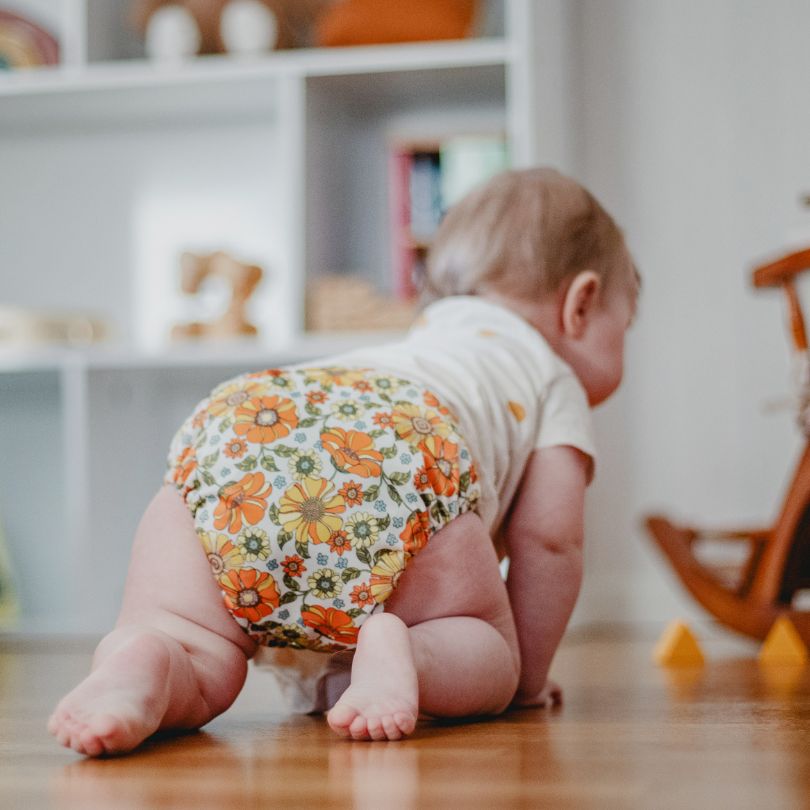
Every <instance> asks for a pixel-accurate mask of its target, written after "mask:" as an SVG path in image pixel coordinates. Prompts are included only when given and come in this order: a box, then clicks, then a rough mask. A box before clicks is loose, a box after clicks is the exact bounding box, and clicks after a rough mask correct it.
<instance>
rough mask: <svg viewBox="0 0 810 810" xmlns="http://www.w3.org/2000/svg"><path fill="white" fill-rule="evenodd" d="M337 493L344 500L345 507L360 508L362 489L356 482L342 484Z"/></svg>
mask: <svg viewBox="0 0 810 810" xmlns="http://www.w3.org/2000/svg"><path fill="white" fill-rule="evenodd" d="M338 492H339V493H340V494H341V495H342V496H343V497H344V498H345V499H346V505H347V506H362V504H363V488H362V487H361V486H360V484H358V483H357V481H349V482H348V483H347V484H344V485H343V486H342V487H341V488H340V489H339V490H338Z"/></svg>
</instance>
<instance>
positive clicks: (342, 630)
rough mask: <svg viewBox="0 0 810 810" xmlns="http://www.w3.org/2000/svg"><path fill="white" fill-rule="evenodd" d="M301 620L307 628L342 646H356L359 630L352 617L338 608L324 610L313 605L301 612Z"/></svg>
mask: <svg viewBox="0 0 810 810" xmlns="http://www.w3.org/2000/svg"><path fill="white" fill-rule="evenodd" d="M301 618H302V619H303V620H304V624H305V625H306V626H307V627H311V628H312V629H313V630H315V631H317V632H318V633H320V634H321V635H324V636H326V637H327V638H331V639H332V640H333V641H339V642H341V643H342V644H356V643H357V633H358V632H359V628H357V627H355V626H354V625H353V624H352V617H351V616H349V614H348V613H344V612H343V611H342V610H338V609H337V608H324V607H321V606H320V605H312V607H308V608H307V609H306V610H302V611H301Z"/></svg>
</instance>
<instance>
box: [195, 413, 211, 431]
mask: <svg viewBox="0 0 810 810" xmlns="http://www.w3.org/2000/svg"><path fill="white" fill-rule="evenodd" d="M206 419H208V411H207V410H201V411H197V413H195V414H194V418H193V419H192V420H191V426H192V427H193V428H196V429H197V430H199V429H200V428H201V427H202V426H203V425H204V424H205V421H206Z"/></svg>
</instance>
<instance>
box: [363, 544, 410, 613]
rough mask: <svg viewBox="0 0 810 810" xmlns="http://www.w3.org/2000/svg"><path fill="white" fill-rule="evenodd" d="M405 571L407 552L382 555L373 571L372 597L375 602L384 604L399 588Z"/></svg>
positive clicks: (392, 552)
mask: <svg viewBox="0 0 810 810" xmlns="http://www.w3.org/2000/svg"><path fill="white" fill-rule="evenodd" d="M404 570H405V552H403V551H388V552H386V553H385V554H382V555H380V559H379V560H378V561H377V564H376V565H375V566H374V567H373V568H372V569H371V581H370V583H369V584H370V588H371V595H372V596H373V597H374V601H375V602H384V601H385V600H386V599H388V597H389V596H391V594H392V593H393V592H394V588H396V587H397V582H399V578H400V576H402V572H403V571H404Z"/></svg>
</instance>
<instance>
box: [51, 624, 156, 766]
mask: <svg viewBox="0 0 810 810" xmlns="http://www.w3.org/2000/svg"><path fill="white" fill-rule="evenodd" d="M169 665H170V651H169V649H168V647H167V646H166V644H165V643H164V641H163V640H162V639H161V638H160V637H159V636H156V635H153V634H150V633H143V634H138V635H135V636H133V637H132V638H130V639H128V640H126V641H125V642H123V644H122V645H121V646H120V647H118V649H116V650H114V651H113V652H112V653H110V654H109V655H108V656H107V657H106V658H105V659H104V660H103V661H102V662H101V663H100V664H99V665H98V666H97V667H96V669H94V670H93V671H92V672H91V673H90V675H88V676H87V678H85V679H84V680H83V681H82V682H81V683H80V684H79V685H78V686H77V687H76V688H75V689H74V690H73V691H72V692H70V693H69V694H68V695H66V696H65V697H64V698H62V700H61V701H60V702H59V705H58V706H57V707H56V710H55V711H54V713H53V714H52V715H51V718H50V720H49V721H48V731H50V732H51V734H53V735H54V736H55V737H56V739H57V740H58V741H59V742H60V743H61V744H62V745H64V746H65V747H67V748H72V749H73V750H74V751H77V752H78V753H80V754H85V755H87V756H91V757H97V756H100V755H102V754H119V753H123V752H125V751H131V750H132V749H133V748H135V746H137V745H138V744H139V743H141V742H142V741H143V740H145V739H146V738H147V737H148V736H149V735H150V734H152V733H154V732H155V731H157V729H158V727H159V726H160V721H161V720H162V719H163V716H164V715H165V714H166V709H167V707H168V702H169V691H168V677H167V676H168V672H169Z"/></svg>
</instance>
